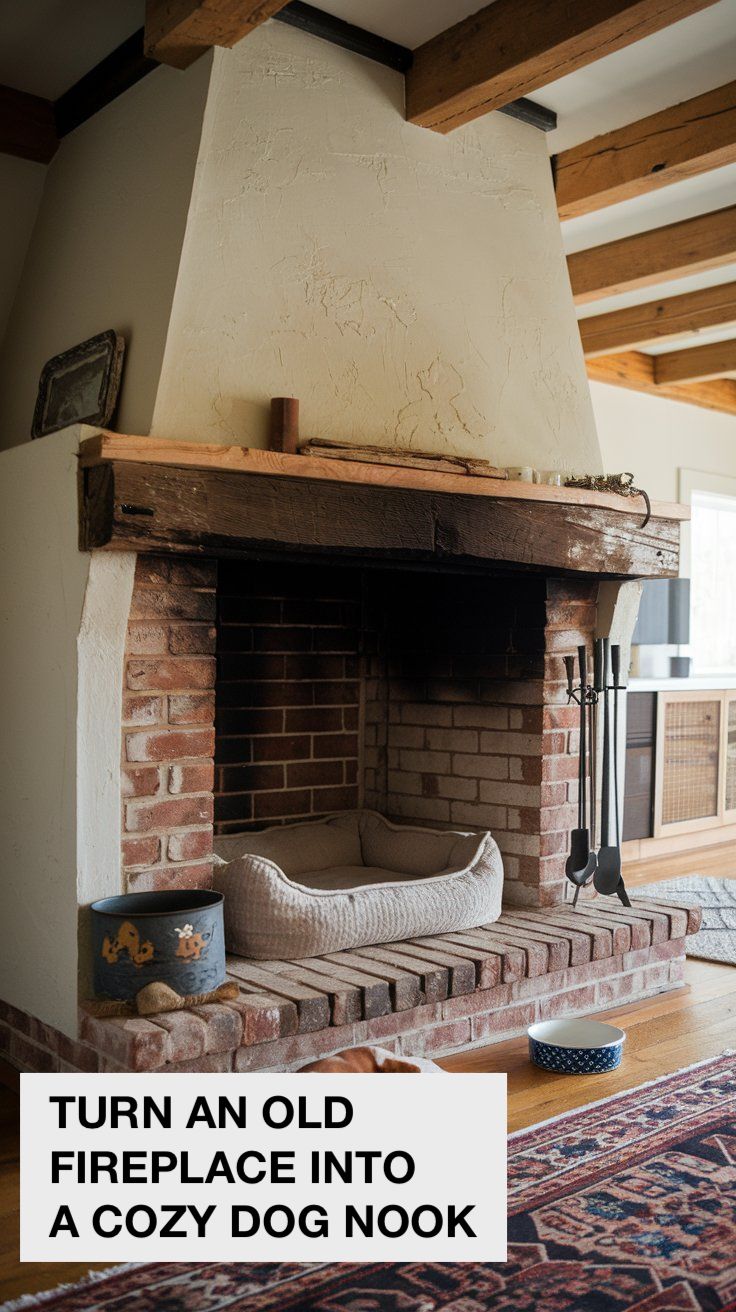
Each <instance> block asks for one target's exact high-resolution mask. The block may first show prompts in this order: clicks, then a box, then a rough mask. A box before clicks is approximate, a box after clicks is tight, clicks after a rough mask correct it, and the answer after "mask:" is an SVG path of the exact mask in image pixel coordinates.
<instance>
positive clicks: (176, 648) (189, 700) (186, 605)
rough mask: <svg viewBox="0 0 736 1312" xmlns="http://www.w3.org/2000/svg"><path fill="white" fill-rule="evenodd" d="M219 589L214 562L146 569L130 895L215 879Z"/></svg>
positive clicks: (130, 696)
mask: <svg viewBox="0 0 736 1312" xmlns="http://www.w3.org/2000/svg"><path fill="white" fill-rule="evenodd" d="M216 581H217V566H216V563H215V562H214V561H198V560H197V561H195V560H170V559H166V558H164V557H157V556H147V555H146V556H143V555H142V556H139V557H138V560H137V564H136V573H135V585H134V589H133V598H132V602H131V608H130V620H129V623H128V642H127V650H126V655H125V668H124V673H123V687H124V691H123V766H122V792H123V798H122V807H123V816H122V831H123V842H122V872H123V880H124V885H125V887H126V888H127V889H128V890H129V891H135V890H142V889H156V888H173V887H176V888H187V887H188V888H197V887H201V886H202V885H205V886H206V885H207V884H208V883H209V882H210V880H211V877H212V813H213V800H212V788H213V778H214V771H213V763H212V757H213V753H214V746H215V733H214V714H215V691H214V689H215V656H214V651H215V638H216V629H215V623H214V621H215V586H216Z"/></svg>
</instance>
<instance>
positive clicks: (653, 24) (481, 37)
mask: <svg viewBox="0 0 736 1312" xmlns="http://www.w3.org/2000/svg"><path fill="white" fill-rule="evenodd" d="M712 3H713V0H575V2H574V3H571V0H494V3H492V4H487V5H486V6H485V8H483V9H481V10H479V12H478V13H476V14H471V15H470V16H469V17H468V18H463V19H461V21H460V22H459V23H455V25H454V26H453V27H450V28H447V30H446V31H444V32H440V33H439V34H438V35H437V36H435V37H432V39H431V40H430V41H426V42H425V43H424V45H421V46H419V48H418V49H417V50H415V51H414V63H413V65H412V67H411V69H410V70H409V72H408V74H407V79H406V115H407V118H408V119H409V120H410V121H411V122H412V123H419V124H420V125H421V126H423V127H427V128H434V130H435V131H436V132H449V131H451V130H452V128H457V127H460V125H461V124H463V123H469V122H470V120H471V119H474V118H478V117H479V116H480V115H481V114H487V113H488V112H489V110H492V109H500V108H501V107H502V106H503V105H507V104H508V103H509V101H511V100H516V99H518V97H519V96H526V95H528V94H529V92H531V91H534V90H536V89H537V88H538V87H541V86H544V85H545V83H547V82H554V81H556V80H557V79H558V78H561V77H564V76H565V74H567V73H572V72H574V70H575V69H577V68H584V67H585V66H586V65H587V64H591V63H592V62H593V61H594V60H596V59H601V58H602V57H603V56H604V55H610V54H611V53H612V52H613V51H614V50H622V49H623V48H624V46H628V45H631V43H632V42H634V41H640V40H641V39H642V37H645V36H650V35H651V34H652V33H653V32H658V31H660V30H661V28H663V27H668V26H669V25H670V24H671V23H676V22H678V21H679V20H680V19H681V18H687V17H688V16H689V15H690V14H694V13H697V12H698V11H699V10H701V9H706V8H707V7H708V5H710V4H712Z"/></svg>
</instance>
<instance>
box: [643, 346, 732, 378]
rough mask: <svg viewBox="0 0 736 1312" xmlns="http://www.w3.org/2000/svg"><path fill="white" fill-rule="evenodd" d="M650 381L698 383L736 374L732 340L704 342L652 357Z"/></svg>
mask: <svg viewBox="0 0 736 1312" xmlns="http://www.w3.org/2000/svg"><path fill="white" fill-rule="evenodd" d="M653 359H654V380H655V382H656V383H658V384H659V385H661V384H662V383H701V382H705V381H706V380H707V379H710V378H723V376H724V374H732V373H736V341H729V342H708V343H707V344H706V345H704V346H689V347H687V348H686V349H685V350H683V351H667V352H666V354H665V355H655V356H653Z"/></svg>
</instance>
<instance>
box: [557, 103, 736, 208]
mask: <svg viewBox="0 0 736 1312" xmlns="http://www.w3.org/2000/svg"><path fill="white" fill-rule="evenodd" d="M735 160H736V82H729V83H728V85H727V86H725V87H718V88H716V90H715V91H708V92H706V94H705V95H703V96H695V98H694V99H693V100H686V101H685V102H684V103H683V104H681V105H674V106H671V107H670V108H669V109H663V110H661V111H660V113H658V114H650V115H649V117H648V118H643V119H640V120H639V121H638V122H637V123H629V124H628V126H627V127H623V128H618V129H617V130H616V131H615V132H606V133H604V134H603V135H602V136H599V137H594V138H593V139H592V140H591V141H585V142H583V143H582V145H580V146H575V147H574V148H573V149H572V150H565V151H563V152H562V154H560V155H557V156H555V161H554V171H555V189H556V192H557V208H558V211H559V215H560V218H561V219H573V218H577V217H578V216H579V215H580V214H589V213H590V212H591V211H592V210H598V209H602V208H603V207H604V206H606V205H614V204H616V203H617V202H618V201H622V200H629V199H631V197H632V196H642V195H644V193H645V192H648V191H655V190H657V188H659V187H666V186H667V185H668V184H669V183H671V182H680V181H682V179H683V178H693V177H695V176H696V175H697V174H698V173H705V172H707V171H708V170H709V169H717V168H722V167H723V165H724V164H733V162H734V161H735Z"/></svg>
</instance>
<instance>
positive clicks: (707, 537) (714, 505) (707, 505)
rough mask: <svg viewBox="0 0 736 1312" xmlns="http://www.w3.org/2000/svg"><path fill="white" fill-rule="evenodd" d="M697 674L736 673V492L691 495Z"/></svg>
mask: <svg viewBox="0 0 736 1312" xmlns="http://www.w3.org/2000/svg"><path fill="white" fill-rule="evenodd" d="M690 567H691V578H692V583H691V594H690V595H691V625H690V643H691V654H692V658H693V673H694V674H733V673H736V497H729V496H720V495H716V494H715V493H713V492H697V491H694V492H693V494H692V522H691V560H690Z"/></svg>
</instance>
